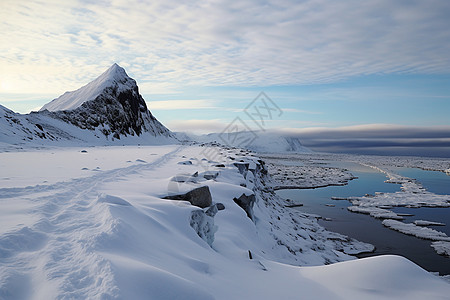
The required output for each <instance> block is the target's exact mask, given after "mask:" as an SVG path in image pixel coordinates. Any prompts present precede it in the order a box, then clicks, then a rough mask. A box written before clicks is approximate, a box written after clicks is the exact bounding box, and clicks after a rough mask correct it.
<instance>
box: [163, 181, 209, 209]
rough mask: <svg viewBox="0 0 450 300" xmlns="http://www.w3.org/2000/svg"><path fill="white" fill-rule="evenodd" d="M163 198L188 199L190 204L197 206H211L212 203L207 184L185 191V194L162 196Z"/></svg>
mask: <svg viewBox="0 0 450 300" xmlns="http://www.w3.org/2000/svg"><path fill="white" fill-rule="evenodd" d="M164 199H171V200H182V201H188V202H189V203H191V204H192V205H194V206H198V207H201V208H205V207H208V206H211V204H212V197H211V192H210V191H209V187H208V186H202V187H199V188H196V189H193V190H191V191H189V192H187V193H186V194H181V195H169V196H166V197H164Z"/></svg>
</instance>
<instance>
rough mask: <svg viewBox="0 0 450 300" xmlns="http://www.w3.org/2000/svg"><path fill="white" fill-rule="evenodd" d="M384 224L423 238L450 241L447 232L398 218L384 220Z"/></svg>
mask: <svg viewBox="0 0 450 300" xmlns="http://www.w3.org/2000/svg"><path fill="white" fill-rule="evenodd" d="M383 225H384V226H386V227H388V228H390V229H393V230H396V231H398V232H401V233H404V234H408V235H413V236H416V237H418V238H421V239H426V240H432V241H449V242H450V237H448V236H447V235H446V234H445V233H443V232H440V231H437V230H434V229H431V228H427V227H420V226H417V225H415V224H412V223H409V224H407V223H403V222H400V221H396V220H384V221H383Z"/></svg>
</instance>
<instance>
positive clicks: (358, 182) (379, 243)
mask: <svg viewBox="0 0 450 300" xmlns="http://www.w3.org/2000/svg"><path fill="white" fill-rule="evenodd" d="M327 166H336V167H340V168H346V169H348V170H349V171H350V172H351V173H352V174H353V175H355V176H357V177H358V179H355V180H352V181H350V182H349V184H348V185H346V186H331V187H325V188H317V189H290V190H279V191H277V194H278V195H279V196H281V197H283V198H289V199H291V200H292V202H293V203H297V204H299V203H301V204H303V206H302V207H298V208H296V209H298V210H300V211H303V212H307V213H312V214H318V215H320V216H322V217H323V218H325V219H330V220H331V221H325V220H319V223H320V224H321V225H322V226H324V227H325V228H327V229H328V230H330V231H334V232H339V233H342V234H345V235H347V236H350V237H353V238H355V239H357V240H360V241H364V242H367V243H371V244H373V245H375V247H376V251H375V252H374V253H371V254H361V255H359V257H367V256H373V255H380V254H396V255H401V256H404V257H407V258H408V259H410V260H412V261H414V262H415V263H416V264H418V265H420V266H422V267H423V268H424V269H426V270H428V271H433V272H439V273H440V274H441V275H443V274H450V258H447V257H443V256H440V255H438V254H437V253H436V252H435V251H434V250H433V248H431V247H430V244H431V241H426V240H421V239H418V238H415V237H412V236H407V235H404V234H401V233H399V232H396V231H393V230H390V229H388V228H386V227H384V226H383V225H382V224H381V221H380V220H377V219H374V218H372V217H369V216H367V215H362V214H357V213H351V212H349V211H348V210H347V207H348V206H349V205H351V204H350V203H349V202H348V201H346V200H331V197H332V196H337V197H349V196H363V195H365V194H373V193H375V192H396V191H399V190H400V185H398V184H391V183H385V182H384V181H385V180H386V179H387V178H386V176H385V175H384V174H383V173H380V172H378V171H376V170H374V169H372V168H368V167H364V166H361V165H359V164H356V163H350V162H328V163H327ZM404 176H406V175H404ZM394 210H395V211H396V212H397V211H398V212H403V211H405V210H408V209H406V208H395V209H394ZM409 210H414V212H410V211H408V212H407V213H413V214H415V216H414V217H411V218H410V219H409V217H408V219H407V220H406V222H412V221H414V220H415V219H419V218H421V219H424V220H430V221H437V222H444V221H442V218H444V219H445V218H447V220H448V221H445V222H447V223H450V218H449V217H448V215H447V217H446V214H448V213H450V209H445V208H441V209H439V208H433V209H426V208H420V209H409ZM405 212H406V211H405ZM418 216H420V217H418ZM431 216H433V218H431ZM438 216H439V217H438ZM445 222H444V223H445ZM449 225H450V224H449ZM447 228H448V227H447ZM435 229H436V230H440V231H444V232H446V231H445V230H444V228H443V227H435ZM447 234H448V233H447ZM449 235H450V234H449Z"/></svg>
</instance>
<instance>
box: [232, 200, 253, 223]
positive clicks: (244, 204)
mask: <svg viewBox="0 0 450 300" xmlns="http://www.w3.org/2000/svg"><path fill="white" fill-rule="evenodd" d="M233 201H234V202H235V203H236V204H237V205H239V206H240V207H241V208H242V209H243V210H244V211H245V212H246V213H247V216H248V217H249V218H250V219H251V220H252V221H253V220H254V216H253V205H254V204H255V201H256V197H255V194H251V195H250V196H247V195H245V194H242V195H241V196H240V197H239V198H234V199H233Z"/></svg>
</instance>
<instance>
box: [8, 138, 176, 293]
mask: <svg viewBox="0 0 450 300" xmlns="http://www.w3.org/2000/svg"><path fill="white" fill-rule="evenodd" d="M183 148H184V146H179V147H177V148H176V149H174V150H173V151H171V152H169V153H167V154H165V155H163V156H161V157H160V158H158V159H156V160H155V161H153V162H151V163H147V164H140V165H134V166H129V167H126V168H119V169H114V170H110V171H105V172H102V173H99V174H95V175H94V176H91V177H84V178H78V179H74V180H71V181H69V182H59V183H56V184H53V185H50V186H43V185H39V186H34V187H26V188H21V189H14V188H13V189H2V190H0V194H1V196H0V197H1V198H3V199H2V201H14V200H15V199H17V198H22V199H24V200H26V201H32V202H33V203H34V204H37V205H33V207H32V208H31V209H30V211H29V214H30V217H34V218H36V220H34V221H33V223H32V225H28V226H25V225H23V224H22V226H21V227H20V228H17V229H14V230H12V231H9V232H6V233H4V234H2V235H1V236H0V265H1V266H2V267H1V268H0V298H3V297H5V298H9V296H11V294H9V293H12V291H10V290H9V288H8V287H9V285H10V282H14V281H17V280H19V279H18V278H21V277H23V276H27V275H24V274H30V270H32V273H35V274H39V276H32V277H33V278H36V277H38V278H42V279H41V282H39V283H37V282H29V281H31V280H29V281H27V280H20V281H22V282H28V284H29V285H30V286H29V287H24V290H33V289H34V290H36V295H35V296H36V298H47V299H49V298H54V297H55V296H56V295H58V296H57V297H58V298H84V299H87V298H91V299H92V298H102V297H106V298H117V297H119V298H120V291H119V289H118V288H117V286H116V284H115V279H114V272H113V270H112V267H111V265H110V263H109V261H108V260H106V259H105V258H103V257H102V256H101V255H100V254H99V251H95V250H96V248H97V247H99V246H101V239H104V238H105V236H106V238H107V237H108V235H110V234H112V235H114V234H115V233H117V232H119V233H120V230H121V226H122V224H121V221H120V220H118V219H117V218H115V217H114V216H113V215H111V212H110V209H109V206H108V205H107V204H104V203H101V202H100V201H98V199H99V194H98V192H97V189H96V188H97V187H98V186H99V185H100V184H102V183H103V182H106V181H109V180H112V179H117V177H121V176H124V175H127V174H130V173H133V172H137V171H140V170H145V169H152V168H155V167H159V166H161V165H163V164H164V163H166V162H167V161H168V160H169V159H170V158H171V157H172V156H173V155H175V154H176V153H178V152H179V151H181V150H182V149H183ZM5 190H7V192H8V193H7V194H5V193H4V191H5ZM36 192H40V193H42V196H40V197H37V198H35V199H32V200H30V199H29V197H27V194H30V193H36ZM18 194H19V195H18ZM8 198H9V199H8ZM99 239H100V244H99ZM28 276H29V275H28ZM40 285H43V286H46V287H51V288H49V289H47V290H45V291H37V290H39V288H36V287H38V286H40ZM39 293H42V294H40V295H39Z"/></svg>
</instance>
